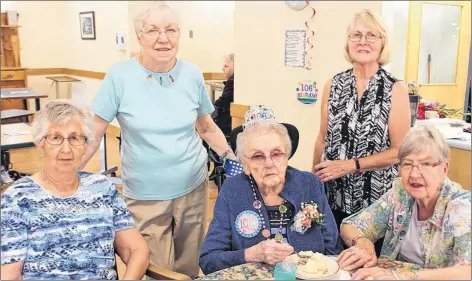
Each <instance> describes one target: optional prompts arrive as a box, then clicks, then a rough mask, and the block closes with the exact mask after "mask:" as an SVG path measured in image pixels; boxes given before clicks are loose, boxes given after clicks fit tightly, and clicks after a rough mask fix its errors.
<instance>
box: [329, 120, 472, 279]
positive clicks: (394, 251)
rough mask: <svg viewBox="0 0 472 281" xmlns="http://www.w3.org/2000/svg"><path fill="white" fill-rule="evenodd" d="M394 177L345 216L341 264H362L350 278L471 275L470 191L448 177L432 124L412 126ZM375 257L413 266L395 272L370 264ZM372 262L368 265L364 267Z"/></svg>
mask: <svg viewBox="0 0 472 281" xmlns="http://www.w3.org/2000/svg"><path fill="white" fill-rule="evenodd" d="M398 156H399V160H400V178H399V179H397V180H396V181H395V182H394V184H393V187H392V189H391V190H389V191H388V192H387V193H386V194H385V195H384V196H382V197H381V198H380V199H379V200H378V201H376V202H375V203H374V204H372V205H371V206H370V207H368V208H366V209H365V210H363V211H361V212H359V213H357V214H354V215H352V216H350V217H348V218H346V219H345V220H344V221H343V223H342V226H341V237H342V238H343V240H344V242H345V243H346V244H347V245H348V246H350V248H349V249H347V250H345V251H343V252H342V253H341V255H339V257H338V260H339V263H340V265H341V267H342V268H344V269H345V270H352V269H356V268H359V267H364V269H361V270H359V271H357V272H356V273H355V274H354V275H353V279H364V278H368V277H372V278H373V279H376V280H378V279H390V280H393V279H426V280H428V279H429V280H431V279H436V280H438V279H444V280H446V279H447V280H450V279H468V280H470V279H471V266H470V262H471V196H470V192H469V191H466V190H464V189H462V187H461V186H460V185H459V184H457V183H455V182H452V181H451V180H449V178H448V177H447V172H448V167H449V162H448V159H449V147H448V145H447V144H446V141H445V139H444V137H443V136H442V135H441V133H439V132H438V130H437V129H435V128H434V127H418V128H415V129H413V130H412V131H411V132H410V133H409V134H408V135H407V137H406V138H405V140H404V141H403V144H402V145H401V147H400V150H399V154H398ZM383 237H384V238H385V240H384V244H383V247H382V251H381V254H380V257H381V258H387V259H389V260H399V261H404V262H409V263H413V264H417V265H419V267H422V268H424V270H421V271H417V272H407V273H399V272H396V271H391V270H386V269H381V268H378V267H373V266H375V265H376V264H377V257H376V255H375V251H374V244H373V242H375V241H376V240H378V239H380V238H383ZM367 267H372V268H367Z"/></svg>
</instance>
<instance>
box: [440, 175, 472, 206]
mask: <svg viewBox="0 0 472 281" xmlns="http://www.w3.org/2000/svg"><path fill="white" fill-rule="evenodd" d="M443 189H444V190H445V191H446V192H444V193H442V194H441V195H440V199H439V200H441V199H443V200H444V199H445V200H447V201H448V202H449V203H448V206H456V207H455V208H458V207H463V208H465V209H467V211H468V213H469V215H470V213H471V210H470V207H471V199H472V197H471V193H470V191H468V190H465V189H463V188H462V186H461V185H460V184H458V183H457V182H454V181H451V180H450V179H449V178H446V180H445V181H444V187H443Z"/></svg>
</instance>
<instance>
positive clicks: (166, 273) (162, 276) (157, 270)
mask: <svg viewBox="0 0 472 281" xmlns="http://www.w3.org/2000/svg"><path fill="white" fill-rule="evenodd" d="M118 259H119V257H118V255H116V260H118ZM115 270H116V273H117V275H118V276H120V272H119V271H118V266H117V263H116V262H115ZM145 275H146V276H148V277H150V278H152V279H154V280H192V279H191V278H190V277H189V276H187V275H185V274H182V273H178V272H175V271H172V270H168V269H166V268H164V267H160V266H156V265H152V264H150V265H149V267H148V269H147V270H146V274H145Z"/></svg>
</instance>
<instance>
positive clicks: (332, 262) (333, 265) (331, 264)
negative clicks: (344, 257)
mask: <svg viewBox="0 0 472 281" xmlns="http://www.w3.org/2000/svg"><path fill="white" fill-rule="evenodd" d="M325 258H326V265H327V267H328V272H326V273H325V274H321V275H320V274H310V273H307V272H305V271H303V270H302V269H301V268H300V266H298V268H297V273H296V277H297V278H298V279H302V280H341V277H342V279H345V278H346V276H345V274H343V270H341V269H340V268H339V264H338V262H337V261H336V259H333V258H330V257H326V256H325ZM298 259H299V257H298V255H297V254H293V255H291V256H289V257H288V258H287V259H286V260H285V261H288V262H296V263H297V264H298ZM348 275H349V273H348ZM349 277H350V276H349ZM349 279H350V278H349Z"/></svg>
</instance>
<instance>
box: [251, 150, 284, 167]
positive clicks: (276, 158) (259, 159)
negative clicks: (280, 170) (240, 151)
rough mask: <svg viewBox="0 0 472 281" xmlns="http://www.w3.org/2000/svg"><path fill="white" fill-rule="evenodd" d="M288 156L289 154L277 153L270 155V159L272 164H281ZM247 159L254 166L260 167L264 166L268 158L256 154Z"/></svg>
mask: <svg viewBox="0 0 472 281" xmlns="http://www.w3.org/2000/svg"><path fill="white" fill-rule="evenodd" d="M286 156H287V154H285V153H282V152H275V153H272V154H271V155H270V159H271V160H272V162H280V161H283V160H284V159H285V158H286ZM245 157H246V158H248V159H249V160H251V162H252V163H253V164H255V165H259V166H262V165H264V164H265V163H266V161H267V158H268V157H266V156H265V155H264V154H254V155H253V156H251V157H247V156H245Z"/></svg>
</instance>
